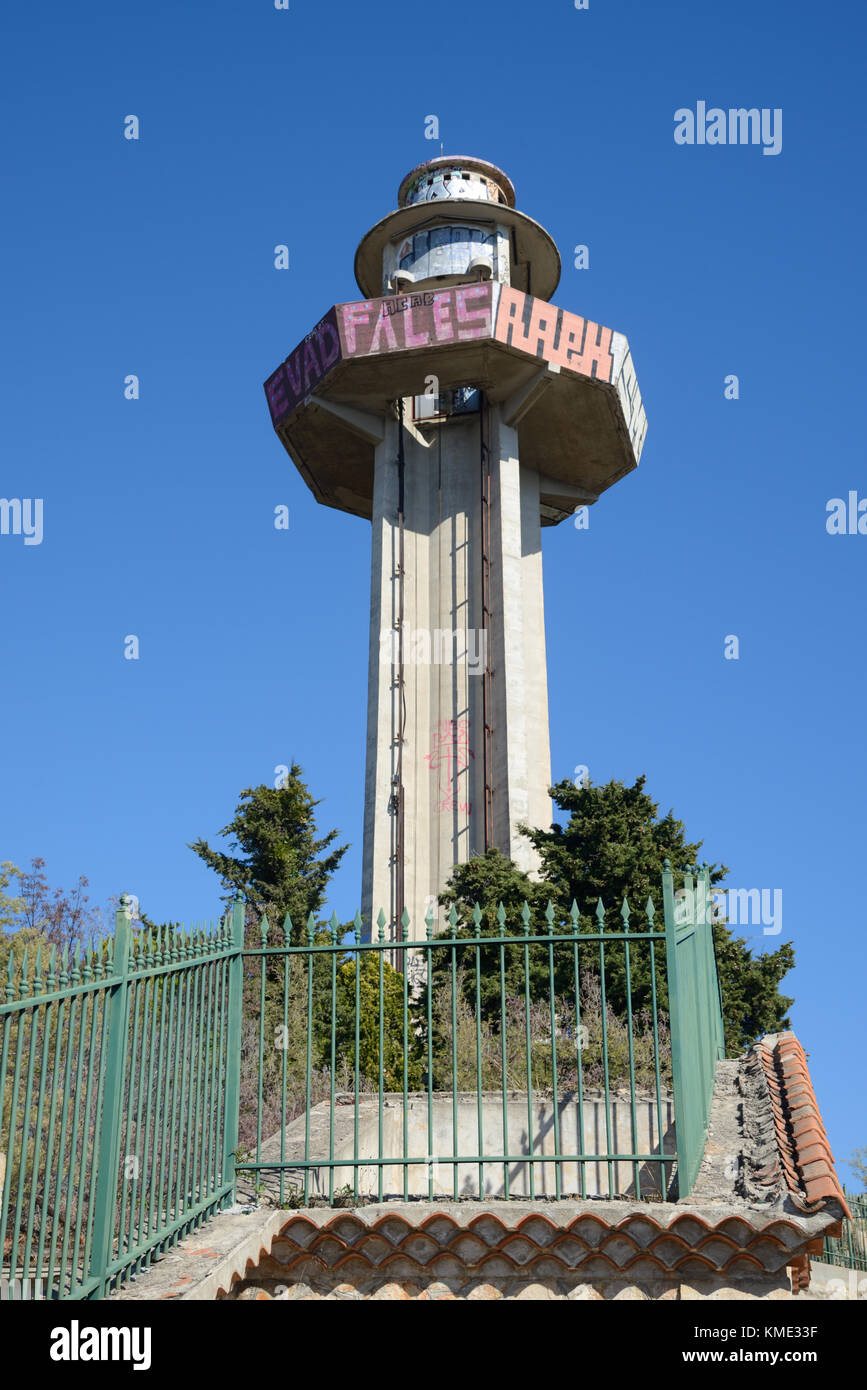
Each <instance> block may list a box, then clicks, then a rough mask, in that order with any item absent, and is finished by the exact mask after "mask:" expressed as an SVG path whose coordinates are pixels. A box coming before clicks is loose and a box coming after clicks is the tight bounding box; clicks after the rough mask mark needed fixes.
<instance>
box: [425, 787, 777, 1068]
mask: <svg viewBox="0 0 867 1390" xmlns="http://www.w3.org/2000/svg"><path fill="white" fill-rule="evenodd" d="M645 782H646V779H645V778H644V777H639V778H637V780H636V781H635V782H634V783H633V784H632V785H631V786H627V785H625V784H624V783H622V782H617V781H611V782H608V783H606V784H604V785H602V786H595V785H593V784H592V783H591V784H589V785H587V786H584V787H576V786H575V785H574V784H573V783H572V782H568V781H565V782H559V783H558V784H557V785H556V786H554V787H552V789H551V795H552V797H553V799H554V802H555V805H556V806H557V808H558V809H559V810H560V811H562V812H565V813H566V816H568V819H564V820H563V822H562V823H560V822H555V824H554V825H552V826H551V828H550V829H548V830H540V829H533V828H529V827H523V828H522V829H523V833H524V834H526V836H527V838H528V839H529V840H530V842H531V843H532V844H533V846H534V847H535V849H536V850H537V851H538V853H539V856H540V860H541V872H540V880H539V881H538V882H536V881H532V880H530V879H528V877H527V875H526V874H523V873H522V872H521V871H520V870H519V869H517V867H516V866H515V865H514V864H512V863H511V861H510V860H508V859H506V858H505V856H503V855H501V854H499V853H498V852H496V851H489V852H488V854H487V855H485V856H484V857H480V858H478V859H474V860H472V861H470V863H468V864H464V865H460V866H459V867H458V868H457V869H456V870H455V872H454V873H453V875H452V877H451V879H450V880H449V884H448V886H447V888H446V891H445V893H443V894H442V896H441V898H440V901H441V902H442V903H443V904H444V905H446V906H451V905H454V906H455V908H456V910H457V912H458V916H459V919H460V920H461V922H462V923H468V922H470V921H471V914H472V909H473V907H474V905H475V904H476V903H477V902H478V903H479V905H480V906H481V908H482V914H483V925H482V931H483V933H487V934H491V933H492V932H493V930H494V924H495V914H496V909H497V904H498V902H499V901H500V900H502V902H503V904H504V906H505V907H506V913H507V920H508V923H509V930H510V931H514V930H515V929H516V928H518V927H520V904H521V903H522V902H523V900H524V899H525V898H526V900H527V901H528V902H529V904H530V908H531V911H532V920H533V924H534V927H533V929H534V930H539V929H540V927H541V923H542V920H543V912H544V905H545V903H546V902H547V900H548V899H550V900H551V902H552V904H553V907H554V921H555V929H556V927H557V926H559V925H560V924H563V923H567V922H568V921H569V914H570V909H571V907H572V904H573V902H574V903H575V904H577V907H578V912H579V929H580V930H581V931H584V932H593V931H595V930H596V925H597V918H596V906H597V903H598V901H599V899H600V898H601V899H602V901H603V903H604V906H605V909H606V917H605V922H606V928H607V929H608V930H615V929H619V928H620V927H621V926H622V922H621V919H620V915H619V914H620V909H621V906H622V903H623V900H624V899H626V901H627V903H628V904H629V907H630V911H631V923H632V926H633V928H636V927H637V928H638V930H641V928H642V925H643V923H644V921H645V917H644V912H645V906H646V904H647V901H648V899H650V900H651V901H652V902H653V906H654V910H655V913H656V919H655V920H656V925H657V926H658V927H661V926H662V923H663V920H664V918H663V907H662V870H663V865H664V862H665V860H666V859H670V860H671V863H672V865H673V866H674V867H675V869H676V870H683V869H684V868H686V867H687V866H689V865H693V864H695V863H696V862H697V861H698V860H699V857H700V850H701V847H702V842H701V841H700V840H699V841H690V840H688V839H687V837H686V830H685V827H684V824H683V822H682V821H680V820H677V819H676V817H675V816H674V813H673V812H672V811H669V812H668V813H667V814H666V815H664V816H660V814H659V806H658V804H657V803H656V802H655V801H654V800H653V799H652V798H651V797H650V796H649V795H648V793H647V792H646V790H645ZM709 867H710V881H711V885H712V886H715V885H718V884H720V883H722V882H723V881H724V879H725V876H726V874H727V873H728V870H727V869H726V867H725V865H722V864H713V865H710V866H709ZM636 919H637V920H636ZM713 932H714V944H715V948H716V955H717V966H718V970H719V977H720V988H721V992H722V999H723V1020H724V1024H725V1035H726V1049H727V1052H728V1053H729V1055H736V1054H737V1053H739V1052H741V1051H743V1049H744V1048H745V1047H747V1046H749V1044H750V1043H751V1042H753V1041H754V1040H755V1039H756V1038H757V1037H759V1036H761V1034H762V1033H765V1032H775V1031H777V1030H779V1029H781V1028H786V1027H788V1026H789V1019H788V1010H789V1007H790V1006H791V1004H792V1000H791V999H790V998H788V997H787V996H785V995H783V994H781V993H780V990H779V985H780V982H781V980H782V978H783V976H784V975H786V974H787V972H788V971H789V970H790V969H791V968H792V965H793V964H794V950H793V948H792V946H791V943H789V942H785V943H783V944H782V945H781V946H779V947H778V948H777V949H776V950H775V951H768V952H765V953H763V954H761V953H760V954H758V955H754V954H753V953H752V951H751V950H750V948H749V946H748V944H747V942H746V941H745V940H744V939H743V938H741V937H737V936H735V935H734V934H733V933H732V931H731V930H730V928H729V927H727V926H726V925H725V924H722V923H715V924H714V928H713ZM509 949H510V950H512V951H514V950H517V949H520V948H509ZM594 952H598V948H597V947H593V948H590V947H589V943H588V949H587V950H586V951H582V961H581V968H582V970H583V969H584V968H585V966H586V967H587V968H589V969H590V970H594V969H597V968H598V965H597V962H598V954H597V955H596V960H594V958H593V956H594ZM534 954H536V955H537V956H538V957H541V951H539V948H536V952H535V953H534ZM657 957H658V959H657V971H656V984H657V998H658V1002H659V1006H660V1007H661V1008H662V1009H667V1006H668V995H667V988H666V980H665V971H664V966H663V961H664V953H663V952H661V951H658V952H657ZM605 966H606V970H605V976H606V987H607V993H608V999H609V1002H610V1003H611V1004H612V1006H613V1007H614V1009H615V1011H616V1012H617V1013H618V1014H619V1015H620V1016H621V1017H622V1016H623V1015H624V1013H625V1011H626V981H625V958H624V952H623V948H622V947H620V946H619V945H606V948H605ZM520 968H521V969H522V967H520ZM572 974H573V976H574V971H573V972H572ZM569 975H570V967H569V963H568V962H567V961H565V959H564V957H563V954H562V953H561V956H560V964H559V965H558V966H557V970H556V974H555V982H554V983H555V991H556V992H557V993H558V994H559V993H563V994H566V993H568V990H569V984H570V980H569ZM630 976H631V983H632V1006H633V1009H634V1010H639V1009H642V1008H647V1007H648V1005H649V1004H650V1000H651V986H652V982H651V975H650V959H649V951H648V950H647V948H646V947H645V948H640V947H638V946H636V945H633V946H632V947H631V949H630ZM521 979H522V980H523V976H521ZM547 988H548V984H547V966H546V965H545V964H544V963H543V962H542V961H541V959H540V960H539V961H538V963H537V964H536V965H535V966H534V965H533V964H532V963H531V994H532V996H533V997H536V998H539V997H541V995H540V993H539V990H540V989H542V990H546V989H547ZM496 990H497V992H498V991H499V984H498V982H497V984H496ZM492 991H493V986H492V985H489V987H488V991H487V998H488V999H489V1000H492V999H493V992H492Z"/></svg>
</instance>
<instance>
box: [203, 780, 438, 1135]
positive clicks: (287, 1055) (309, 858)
mask: <svg viewBox="0 0 867 1390" xmlns="http://www.w3.org/2000/svg"><path fill="white" fill-rule="evenodd" d="M319 804H320V803H319V802H318V801H316V800H315V799H314V798H313V796H312V795H311V794H310V791H309V789H308V787H307V785H306V783H305V782H304V780H303V777H302V770H301V768H300V767H299V766H298V765H297V764H293V766H292V768H291V769H290V772H289V774H288V776H287V777H286V779H285V781H284V785H283V786H281V787H278V788H272V787H268V786H264V785H262V786H258V787H248V788H246V789H245V790H244V791H242V793H241V795H240V799H239V801H238V805H237V807H236V811H235V815H234V817H233V819H232V820H231V821H230V822H229V824H228V825H226V826H225V827H224V828H223V830H221V831H220V835H221V836H223V837H226V838H228V839H229V840H230V844H229V851H230V852H222V851H220V850H217V849H214V848H212V847H211V846H210V845H209V844H208V842H207V841H206V840H203V839H198V840H195V841H194V842H193V843H192V844H191V845H190V848H191V849H192V850H193V851H194V853H195V854H197V855H198V856H199V858H200V859H202V860H203V861H204V862H205V863H206V864H207V865H208V866H209V868H211V869H213V870H214V872H215V873H216V874H218V875H219V878H220V881H221V884H222V886H223V888H224V890H225V900H226V902H227V903H229V902H231V901H232V900H233V899H234V898H235V897H236V896H237V894H239V893H240V894H241V895H242V897H243V898H244V902H245V944H246V946H247V948H248V950H249V949H251V948H254V949H255V948H258V947H259V946H261V945H262V944H263V942H264V943H266V944H267V945H269V946H280V945H284V944H285V945H291V946H295V947H297V946H304V945H307V944H313V945H317V946H328V945H330V944H335V942H336V944H338V945H342V944H343V942H344V938H345V937H346V934H347V931H348V927H347V926H346V925H344V926H340V924H331V923H326V922H325V921H323V920H321V916H322V913H323V911H324V908H325V899H326V893H327V889H328V885H329V882H330V880H331V877H332V875H333V873H334V872H335V870H336V869H337V867H338V865H339V863H340V861H341V859H342V858H343V855H344V854H345V853H346V850H347V849H348V846H347V845H342V846H335V844H334V842H335V840H336V839H337V837H338V831H337V830H330V831H328V832H327V833H325V834H320V832H319V830H318V828H317V824H316V815H315V810H316V807H317V806H318V805H319ZM311 922H312V936H311V930H310V924H311ZM335 925H336V932H335ZM353 945H354V939H353V941H352V943H347V944H346V946H345V950H341V951H339V952H338V953H337V960H336V963H335V972H334V973H335V980H334V985H335V988H334V1000H333V1003H332V955H331V953H330V952H328V951H324V950H323V951H316V952H311V954H310V955H309V956H308V955H306V954H305V953H303V952H297V953H294V954H293V955H292V956H291V957H289V956H288V955H284V954H283V953H281V952H277V953H276V954H274V955H271V956H264V957H263V956H253V955H248V956H245V966H244V1018H245V1025H244V1026H245V1043H244V1050H243V1052H242V1103H241V1136H242V1140H243V1141H244V1142H245V1143H249V1141H250V1139H251V1137H252V1135H254V1134H255V1132H256V1129H257V1124H258V1117H259V1113H260V1103H259V1091H260V1088H261V1115H262V1132H263V1135H264V1136H265V1137H267V1136H268V1135H269V1134H270V1133H272V1132H273V1130H274V1128H275V1127H276V1126H277V1125H278V1124H279V1122H280V1119H281V1118H282V1115H283V1113H284V1106H283V1103H282V1100H283V1092H284V1087H285V1092H286V1106H285V1114H286V1117H287V1119H288V1120H291V1119H292V1118H293V1117H294V1116H295V1115H296V1114H298V1113H300V1112H301V1111H302V1110H303V1109H304V1108H305V1106H306V1103H307V1056H308V1042H309V1044H310V1066H311V1078H310V1098H311V1104H316V1103H317V1102H318V1101H319V1100H320V1099H322V1098H323V1096H325V1095H327V1094H328V1087H329V1084H330V1078H329V1074H328V1072H327V1070H326V1069H327V1068H328V1067H330V1059H331V1027H332V1015H333V1019H334V1026H335V1035H336V1060H337V1068H336V1070H337V1071H338V1072H339V1074H340V1080H339V1085H340V1086H341V1087H343V1088H346V1087H348V1086H351V1085H352V1084H353V1079H354V1069H355V972H356V956H355V954H354V953H353V950H352V947H353ZM358 957H359V958H360V961H361V967H360V971H361V973H360V984H359V995H360V1004H361V1007H360V1011H359V1072H360V1075H361V1078H362V1080H363V1082H365V1083H367V1084H370V1083H374V1084H375V1083H376V1082H377V1081H378V1075H379V962H378V953H377V952H375V951H362V952H360V953H358ZM311 972H312V980H311V978H310V976H311ZM308 991H309V993H308ZM308 998H309V1000H310V1004H311V1017H310V1024H311V1025H312V1026H308ZM402 1001H403V977H402V976H401V975H400V974H399V973H398V972H397V971H395V970H394V969H393V968H392V967H391V965H390V964H389V963H388V962H387V961H383V999H382V1006H383V1017H384V1035H385V1047H384V1053H383V1069H384V1076H385V1082H386V1085H387V1086H393V1085H396V1086H398V1087H402V1085H403V1072H402V1067H403V1035H402V1027H403V1013H402V1009H403V1003H402ZM260 1030H261V1036H260ZM418 1047H419V1045H418V1042H417V1039H416V1036H415V1034H414V1033H413V1034H412V1035H411V1047H410V1066H411V1071H410V1074H409V1075H410V1084H415V1085H418V1084H419V1081H420V1067H419V1064H418Z"/></svg>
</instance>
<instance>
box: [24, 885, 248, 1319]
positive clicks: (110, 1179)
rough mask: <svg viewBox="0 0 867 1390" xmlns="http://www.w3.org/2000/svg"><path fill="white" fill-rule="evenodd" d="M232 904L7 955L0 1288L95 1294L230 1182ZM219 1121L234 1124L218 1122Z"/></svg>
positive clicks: (143, 1260)
mask: <svg viewBox="0 0 867 1390" xmlns="http://www.w3.org/2000/svg"><path fill="white" fill-rule="evenodd" d="M242 929H243V912H242V909H241V908H240V907H239V908H238V909H237V910H236V911H235V913H234V914H233V915H232V917H231V918H227V919H226V920H225V921H222V922H220V923H218V924H217V925H216V927H214V926H213V925H211V926H210V927H209V928H208V929H204V928H202V929H195V930H193V931H192V932H182V931H172V930H169V929H163V928H155V929H154V930H153V931H152V932H140V933H136V934H133V932H132V928H131V922H130V916H129V909H128V907H127V906H126V905H124V906H123V907H122V909H121V911H120V912H119V913H118V915H117V921H116V927H115V935H114V939H113V940H112V941H106V942H101V943H98V944H94V943H91V944H90V945H89V946H86V947H84V948H81V947H80V946H76V947H75V948H74V949H72V950H71V951H70V950H69V949H68V948H67V949H65V950H63V951H60V952H58V951H57V950H56V949H55V948H51V949H50V951H48V952H47V953H43V951H42V950H37V951H36V952H35V954H33V955H31V956H30V958H29V959H28V953H27V952H25V953H24V957H23V961H22V962H21V964H20V967H19V968H18V969H16V962H15V955H14V952H13V953H12V954H10V958H9V966H8V972H7V978H6V983H5V1001H4V1002H3V1003H0V1036H2V1043H0V1250H2V1266H0V1268H2V1278H3V1283H4V1290H5V1291H9V1290H12V1291H13V1293H12V1296H14V1290H15V1289H16V1288H23V1289H27V1288H28V1287H35V1288H39V1289H40V1290H41V1291H42V1296H43V1297H46V1298H61V1299H84V1298H93V1297H96V1298H99V1297H102V1296H104V1294H105V1293H106V1292H107V1291H108V1290H109V1289H110V1288H111V1287H112V1286H114V1285H117V1284H118V1283H119V1282H121V1281H122V1279H123V1278H125V1277H126V1276H128V1275H129V1274H130V1273H135V1272H136V1271H137V1270H138V1269H140V1268H142V1267H143V1266H144V1265H146V1264H147V1263H149V1262H150V1260H152V1259H153V1258H154V1256H155V1255H157V1254H159V1253H161V1252H162V1251H164V1250H165V1249H166V1248H167V1247H168V1246H169V1245H171V1244H172V1243H173V1242H174V1241H175V1240H177V1239H178V1238H179V1236H180V1235H182V1234H185V1233H186V1232H187V1231H189V1230H191V1229H193V1228H194V1227H195V1226H196V1225H198V1224H199V1223H200V1222H201V1221H203V1220H204V1219H206V1218H207V1217H208V1216H210V1215H212V1214H213V1213H214V1211H216V1210H217V1209H218V1208H219V1207H220V1205H221V1204H222V1203H224V1202H225V1201H226V1199H228V1198H229V1197H230V1195H231V1193H232V1190H233V1183H234V1150H235V1147H236V1144H237V1137H236V1136H237V1128H236V1124H237V1075H236V1073H237V1067H236V1066H235V1065H234V1063H235V1058H236V1056H237V1053H238V1051H239V1037H238V1033H239V1027H238V1017H239V1013H240V955H239V946H240V940H241V932H242ZM233 1117H234V1123H233Z"/></svg>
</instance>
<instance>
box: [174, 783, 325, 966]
mask: <svg viewBox="0 0 867 1390" xmlns="http://www.w3.org/2000/svg"><path fill="white" fill-rule="evenodd" d="M319 804H320V803H319V802H318V801H316V800H314V798H313V797H312V796H311V795H310V792H309V790H308V788H307V785H306V783H305V782H304V781H303V778H302V775H301V768H300V767H299V765H298V764H297V763H293V764H292V767H291V769H290V771H289V774H288V776H287V777H286V778H285V779H284V783H283V785H282V786H280V787H276V788H275V787H269V786H266V785H264V784H262V785H260V786H258V787H247V788H245V789H244V791H242V792H241V796H240V799H239V801H238V805H237V807H236V809H235V815H234V817H233V819H232V820H230V821H229V824H228V825H226V826H224V827H223V829H222V830H221V831H220V832H219V833H220V835H221V836H223V837H224V838H227V839H229V841H230V848H231V849H233V850H234V851H235V852H234V853H231V854H227V853H223V852H222V851H220V850H217V849H212V848H211V846H210V845H209V844H208V842H207V840H202V839H199V840H194V841H193V843H192V844H191V845H190V849H191V850H193V852H194V853H195V854H197V855H198V856H199V858H200V859H202V860H203V861H204V862H205V863H206V864H207V865H208V867H209V868H211V869H213V870H214V872H215V873H216V874H218V875H219V878H220V881H221V883H222V885H223V887H224V889H225V890H226V897H225V901H226V903H227V904H228V903H231V901H232V900H233V899H234V898H235V897H236V896H237V895H238V894H239V893H240V894H241V895H242V896H243V898H244V901H245V902H246V904H247V905H248V907H249V908H251V909H252V910H253V912H252V914H251V915H252V918H253V919H255V920H256V921H258V920H259V919H260V918H261V917H262V915H263V914H264V913H267V914H268V920H269V922H270V923H271V925H272V926H275V925H282V924H283V922H284V921H285V918H286V914H287V913H288V914H289V916H290V918H291V921H292V935H293V942H295V943H297V942H298V941H301V940H302V939H303V934H304V933H305V931H306V925H307V919H308V917H309V916H310V914H311V913H312V914H313V916H314V917H316V916H317V915H318V914H319V913H320V912H321V911H322V908H323V906H324V903H325V893H326V889H327V887H328V883H329V880H330V879H331V877H332V875H333V874H334V872H335V870H336V869H337V866H338V865H339V863H340V861H341V859H342V858H343V856H344V854H345V853H346V851H347V849H348V848H349V846H348V845H342V846H339V847H337V848H335V849H331V848H330V846H331V845H333V843H334V841H335V840H336V839H337V835H338V832H337V831H336V830H329V831H328V833H327V834H325V835H322V836H320V835H319V834H318V833H317V828H316V817H315V810H316V807H317V806H318V805H319ZM326 851H328V853H326Z"/></svg>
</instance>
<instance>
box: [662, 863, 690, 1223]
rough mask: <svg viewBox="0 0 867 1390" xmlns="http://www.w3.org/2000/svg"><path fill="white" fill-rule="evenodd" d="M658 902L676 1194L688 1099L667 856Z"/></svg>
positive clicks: (684, 1178)
mask: <svg viewBox="0 0 867 1390" xmlns="http://www.w3.org/2000/svg"><path fill="white" fill-rule="evenodd" d="M662 902H663V908H664V910H665V968H666V975H667V977H668V1022H669V1031H670V1036H671V1081H672V1089H673V1091H674V1125H675V1135H676V1139H677V1185H678V1195H679V1196H681V1197H686V1196H688V1194H689V1190H690V1188H691V1186H692V1183H691V1182H690V1179H689V1173H690V1170H691V1168H692V1146H691V1143H690V1129H691V1126H690V1123H689V1108H688V1106H689V1102H688V1095H687V1085H686V1048H685V1038H684V1036H683V1029H682V1027H681V1005H682V998H681V993H680V980H679V976H678V965H679V962H678V958H677V923H676V922H675V915H674V913H675V908H674V875H673V874H672V872H671V860H669V859H666V861H665V864H664V866H663V871H662Z"/></svg>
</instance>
